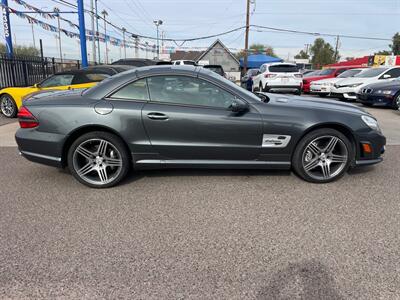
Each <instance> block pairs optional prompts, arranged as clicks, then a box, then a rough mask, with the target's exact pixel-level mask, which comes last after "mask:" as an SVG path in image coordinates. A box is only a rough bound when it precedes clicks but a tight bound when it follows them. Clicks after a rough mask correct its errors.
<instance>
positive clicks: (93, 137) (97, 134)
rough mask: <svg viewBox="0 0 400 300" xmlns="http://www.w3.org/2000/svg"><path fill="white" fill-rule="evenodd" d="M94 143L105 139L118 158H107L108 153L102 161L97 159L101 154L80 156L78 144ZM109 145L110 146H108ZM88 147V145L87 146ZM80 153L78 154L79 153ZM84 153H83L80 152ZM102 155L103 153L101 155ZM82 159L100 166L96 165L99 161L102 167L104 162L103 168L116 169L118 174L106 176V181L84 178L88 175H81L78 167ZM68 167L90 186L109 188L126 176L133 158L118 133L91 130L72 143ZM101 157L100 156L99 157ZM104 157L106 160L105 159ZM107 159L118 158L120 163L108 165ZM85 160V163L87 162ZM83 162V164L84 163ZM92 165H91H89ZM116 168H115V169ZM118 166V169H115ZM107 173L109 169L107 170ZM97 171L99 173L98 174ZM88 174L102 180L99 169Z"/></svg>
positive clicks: (75, 175) (83, 182)
mask: <svg viewBox="0 0 400 300" xmlns="http://www.w3.org/2000/svg"><path fill="white" fill-rule="evenodd" d="M92 141H93V143H94V141H105V142H106V143H105V144H106V146H105V147H109V149H111V151H113V152H114V151H115V153H116V156H117V158H115V159H114V158H112V157H108V158H106V156H107V155H106V154H104V158H102V159H101V162H98V161H97V158H98V157H99V154H97V156H96V154H94V153H91V152H88V153H91V154H93V157H92V158H90V159H87V158H84V159H83V158H82V157H83V156H81V157H79V156H78V154H79V153H80V152H78V151H77V148H78V146H82V145H83V144H85V143H92ZM107 145H108V146H107ZM85 147H86V146H85ZM100 147H101V146H100V145H99V146H98V149H97V150H98V151H100V150H99V148H100ZM104 151H106V149H105V148H104ZM77 153H78V154H77ZM110 153H111V152H110ZM80 155H82V154H80ZM100 156H102V155H100ZM79 158H80V159H81V160H85V159H86V162H87V164H88V165H90V164H91V163H93V165H95V167H99V166H98V165H96V164H97V163H100V167H102V165H101V163H103V167H102V168H103V170H107V168H108V171H113V170H114V171H115V170H116V171H115V173H116V174H114V178H112V179H108V175H107V176H106V179H107V180H104V182H97V183H96V182H95V180H94V179H93V182H92V181H89V179H88V178H84V177H88V176H86V175H85V174H83V175H84V176H81V175H79V174H78V170H79V169H78V170H77V168H78V167H79V166H78V163H77V161H78V159H79ZM67 159H68V168H69V169H70V171H71V173H72V175H73V176H74V177H75V178H76V179H77V180H78V181H79V182H81V183H82V184H84V185H86V186H88V187H92V188H109V187H112V186H115V185H117V184H118V183H119V182H120V181H121V180H122V179H124V178H125V176H126V175H127V173H128V171H129V169H130V167H131V159H130V156H129V152H128V150H127V147H126V146H125V144H124V142H123V141H122V140H121V139H120V138H119V137H118V136H116V135H114V134H111V133H108V132H103V131H93V132H89V133H86V134H84V135H82V136H80V137H79V138H77V139H76V140H75V141H74V142H73V143H72V145H71V147H70V148H69V150H68V158H67ZM99 159H100V158H99ZM103 159H104V161H103ZM106 159H108V160H110V161H111V160H118V163H119V164H120V165H118V166H107V162H106ZM86 162H84V163H86ZM84 163H82V164H84ZM89 167H90V166H89ZM92 168H94V167H92ZM113 168H114V169H113ZM115 168H116V169H115ZM105 172H106V174H107V171H105ZM96 173H97V174H96ZM88 174H93V177H98V179H99V180H100V181H102V180H101V176H100V171H98V170H92V171H91V172H89V173H88Z"/></svg>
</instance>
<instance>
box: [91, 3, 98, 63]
mask: <svg viewBox="0 0 400 300" xmlns="http://www.w3.org/2000/svg"><path fill="white" fill-rule="evenodd" d="M93 1H94V0H90V12H91V21H92V24H91V25H92V59H93V62H94V63H95V64H96V63H97V58H96V33H95V31H94V17H95V15H94V4H93ZM96 18H97V14H96Z"/></svg>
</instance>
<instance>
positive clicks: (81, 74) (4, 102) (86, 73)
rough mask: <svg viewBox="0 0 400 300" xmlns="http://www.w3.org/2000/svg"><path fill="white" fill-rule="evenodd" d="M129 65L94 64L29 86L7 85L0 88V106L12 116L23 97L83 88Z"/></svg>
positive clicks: (121, 70) (15, 113) (4, 113)
mask: <svg viewBox="0 0 400 300" xmlns="http://www.w3.org/2000/svg"><path fill="white" fill-rule="evenodd" d="M130 68H131V67H129V66H111V65H110V66H94V67H89V68H86V69H82V70H75V71H68V72H61V73H57V74H55V75H52V76H50V77H48V78H46V79H44V80H43V81H41V82H40V83H37V84H35V85H33V86H29V87H9V88H5V89H2V90H0V108H1V112H2V113H3V115H4V116H5V117H8V118H14V117H15V116H16V115H17V113H18V109H19V107H20V106H21V105H22V101H23V100H24V98H25V97H26V96H28V95H30V94H32V93H35V92H38V91H45V90H70V89H84V88H90V87H92V86H94V85H96V84H97V83H98V82H99V81H102V80H103V79H105V78H107V77H110V76H112V75H114V74H117V73H120V72H123V71H126V70H128V69H130Z"/></svg>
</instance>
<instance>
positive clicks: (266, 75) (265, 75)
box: [264, 74, 276, 78]
mask: <svg viewBox="0 0 400 300" xmlns="http://www.w3.org/2000/svg"><path fill="white" fill-rule="evenodd" d="M275 76H276V74H264V77H265V78H274V77H275Z"/></svg>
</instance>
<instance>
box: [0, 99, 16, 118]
mask: <svg viewBox="0 0 400 300" xmlns="http://www.w3.org/2000/svg"><path fill="white" fill-rule="evenodd" d="M0 109H1V113H2V114H3V115H4V116H5V117H7V118H15V117H16V116H17V113H18V107H17V105H16V104H15V101H14V99H13V97H11V96H10V95H9V94H4V95H2V96H1V97H0Z"/></svg>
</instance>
